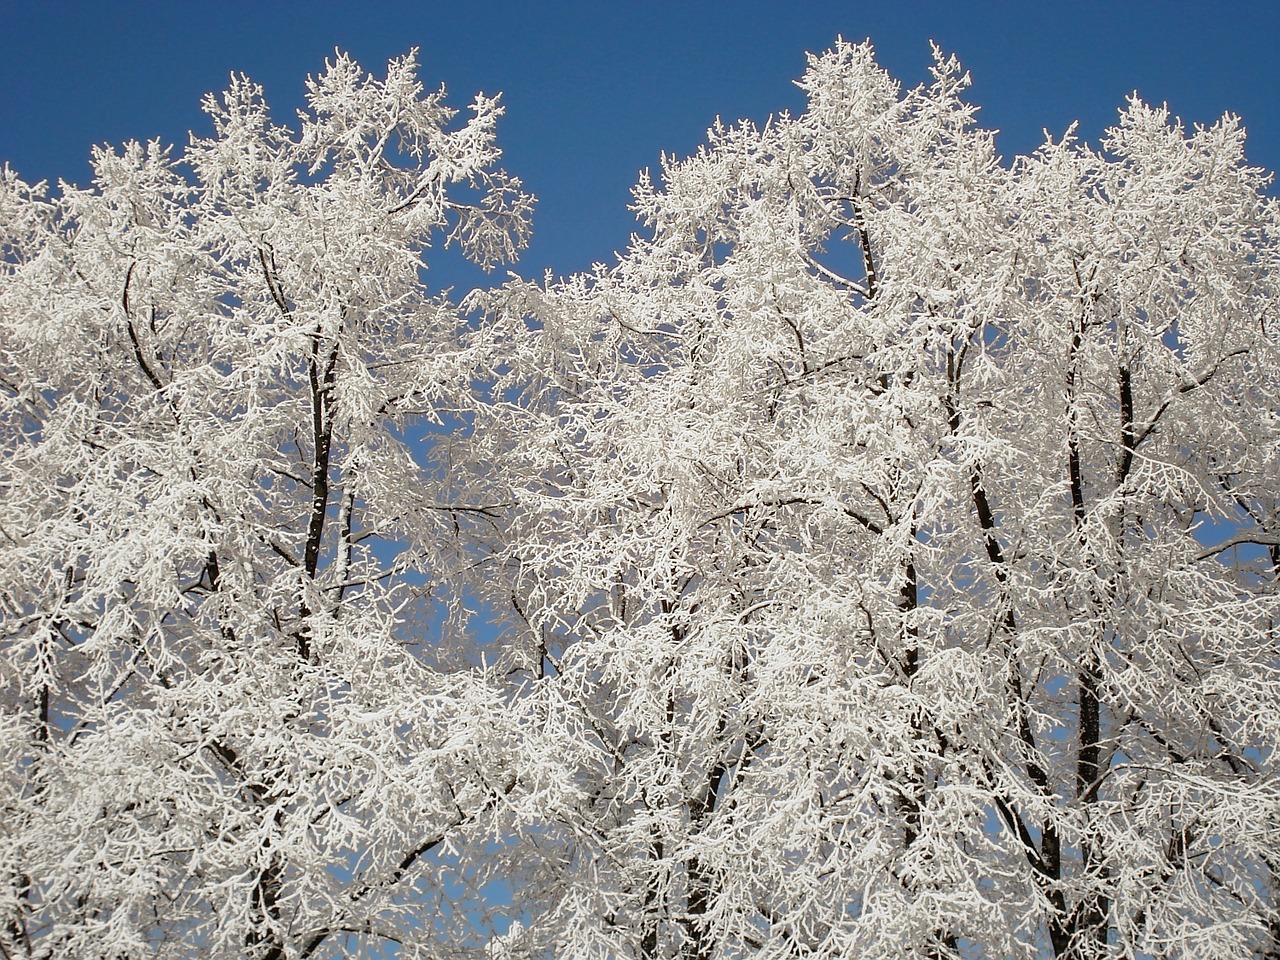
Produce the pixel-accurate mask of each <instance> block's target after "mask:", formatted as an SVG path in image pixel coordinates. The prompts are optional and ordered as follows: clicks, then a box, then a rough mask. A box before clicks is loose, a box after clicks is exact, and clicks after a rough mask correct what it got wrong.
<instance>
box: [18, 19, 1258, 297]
mask: <svg viewBox="0 0 1280 960" xmlns="http://www.w3.org/2000/svg"><path fill="white" fill-rule="evenodd" d="M837 35H843V36H844V37H845V38H846V39H850V40H862V39H864V38H867V37H870V38H871V40H872V41H873V42H874V43H875V44H876V47H877V50H878V52H879V55H880V59H881V62H882V63H883V64H884V65H885V66H887V67H888V68H889V70H890V71H891V72H892V73H893V74H894V75H895V76H896V77H897V78H898V79H899V80H902V81H904V82H905V83H907V84H908V85H915V84H916V83H919V82H920V81H922V80H923V79H924V78H925V71H926V69H927V66H928V63H929V47H928V41H929V40H930V39H931V38H932V39H934V40H936V41H937V42H938V43H940V44H941V45H942V46H943V48H944V49H946V50H947V51H948V52H953V53H956V54H957V55H958V56H959V57H960V59H961V61H962V62H963V63H964V64H965V65H966V67H968V68H969V69H970V70H971V71H972V73H973V77H974V81H975V85H974V88H973V90H972V98H973V99H974V100H975V101H976V102H978V103H979V104H981V105H982V106H983V110H982V113H981V114H980V119H981V121H982V122H983V123H984V124H985V125H987V126H991V127H996V128H998V129H1000V130H1001V131H1002V134H1001V137H1000V140H999V146H1000V150H1001V152H1002V153H1003V154H1004V155H1005V156H1010V155H1012V154H1014V153H1021V152H1026V151H1028V150H1031V149H1034V147H1035V146H1036V145H1037V144H1038V143H1039V142H1040V140H1041V138H1042V136H1041V131H1042V130H1043V129H1045V128H1047V129H1049V130H1050V131H1052V132H1054V133H1055V134H1060V133H1061V132H1062V131H1063V130H1064V129H1065V128H1066V126H1067V125H1068V124H1069V123H1070V122H1071V121H1072V120H1077V119H1078V120H1080V121H1081V128H1080V132H1081V135H1082V136H1083V137H1084V138H1086V139H1088V140H1096V138H1097V136H1098V134H1099V133H1100V132H1101V130H1102V129H1103V128H1104V127H1105V126H1106V125H1107V124H1108V123H1110V122H1111V121H1112V120H1113V119H1114V117H1115V111H1116V108H1117V107H1118V106H1119V105H1120V104H1121V103H1122V102H1123V99H1124V97H1125V95H1126V94H1127V93H1129V92H1130V91H1132V90H1135V89H1136V90H1138V92H1139V93H1140V94H1141V95H1142V96H1143V97H1144V98H1146V99H1148V100H1149V101H1152V102H1156V103H1159V102H1168V104H1169V106H1170V108H1171V109H1172V110H1173V111H1174V112H1175V113H1176V114H1178V115H1180V116H1182V117H1184V118H1185V119H1186V120H1188V121H1189V122H1211V121H1213V120H1215V119H1216V118H1217V117H1218V116H1219V115H1220V114H1221V113H1222V112H1223V111H1225V110H1230V111H1233V112H1235V113H1238V114H1240V115H1241V116H1242V117H1243V118H1244V121H1245V125H1246V127H1247V128H1248V130H1249V134H1250V144H1251V146H1250V150H1249V156H1250V159H1251V161H1252V162H1254V163H1255V164H1257V165H1259V166H1264V167H1266V168H1268V169H1275V168H1276V167H1278V166H1280V70H1278V69H1277V64H1278V63H1280V2H1276V0H1271V2H1196V3H1191V2H1181V0H1178V2H1168V3H1154V2H1151V3H1124V2H1119V0H1117V2H1114V3H1103V2H1089V0H1085V2H1072V0H1057V2H1051V0H1024V2H1012V0H1009V2H965V3H960V2H954V3H942V2H938V3H926V2H910V0H904V2H895V0H875V2H869V0H846V2H843V3H837V2H815V3H804V2H776V3H764V2H721V3H708V2H699V0H683V2H666V0H660V2H649V3H638V2H608V0H597V2H585V0H584V2H564V3H556V2H534V0H530V2H527V3H514V2H506V3H485V2H482V0H477V2H473V3H432V2H419V3H411V2H372V0H371V2H367V3H358V4H357V3H335V2H308V3H303V2H270V0H256V2H242V0H221V2H169V3H160V2H152V3H142V2H128V0H115V2H109V3H108V2H95V3H89V2H83V3H69V2H64V0H40V2H34V0H32V2H14V0H0V162H5V161H7V162H8V163H10V164H11V165H12V166H13V167H14V168H16V169H17V171H18V172H19V174H20V175H22V176H23V177H24V178H25V179H28V180H41V179H48V180H50V181H54V180H57V179H58V178H65V179H68V180H71V181H78V182H83V181H84V180H85V179H86V178H87V176H88V166H87V158H88V153H89V146H90V144H93V143H103V142H110V143H119V142H121V141H123V140H126V139H130V138H138V139H148V138H151V137H157V136H158V137H161V138H162V139H164V140H166V141H176V142H178V143H182V142H183V141H185V139H186V134H187V131H188V130H190V129H193V128H194V129H196V130H198V131H200V132H204V131H205V129H206V127H205V122H204V116H203V114H201V113H200V111H199V101H200V98H201V96H202V95H203V94H205V93H207V92H209V91H213V90H221V89H222V88H223V86H224V85H225V83H226V79H227V76H228V74H229V72H230V71H232V70H235V71H239V72H244V73H247V74H248V75H249V76H251V77H252V78H254V79H255V80H257V81H258V82H260V83H262V84H263V85H264V86H265V87H266V93H267V102H268V103H269V104H270V105H271V106H272V108H273V110H274V111H275V113H276V116H277V117H278V118H279V119H281V120H291V119H292V116H293V110H294V109H295V108H296V107H297V106H298V104H299V103H300V102H301V97H302V81H303V78H304V76H305V75H306V74H308V73H314V72H316V71H318V70H319V69H321V68H322V66H323V62H324V59H325V57H326V56H328V55H331V54H332V51H333V50H334V48H335V47H340V48H342V49H344V50H346V51H348V52H350V53H351V54H352V55H353V56H355V57H356V58H357V59H358V60H359V61H360V63H361V65H362V66H364V67H365V68H366V69H368V70H373V71H375V72H380V71H381V70H382V69H383V67H384V66H385V62H386V60H387V59H388V58H389V57H391V56H394V55H398V54H400V53H403V52H404V51H406V50H407V49H408V48H409V47H412V46H417V47H420V48H421V51H422V54H421V57H422V63H423V71H422V75H423V79H424V81H425V82H426V83H427V84H428V86H435V85H437V84H439V83H440V82H442V81H443V82H444V83H445V84H446V86H447V87H448V88H449V90H450V98H451V101H452V102H453V103H454V104H455V105H456V106H459V107H462V106H465V105H466V103H467V102H468V101H469V99H470V97H471V96H472V95H473V94H474V93H475V92H476V91H477V90H483V91H485V92H487V93H491V92H493V91H497V90H501V91H503V93H504V95H505V99H506V103H507V107H508V115H507V118H506V121H505V123H504V124H503V125H502V126H501V127H500V128H499V139H500V142H501V144H502V145H503V146H504V149H505V150H506V154H507V156H506V161H505V163H506V166H507V168H508V169H509V170H511V171H512V172H513V173H515V174H517V175H519V176H521V177H522V178H523V179H524V180H525V182H526V184H527V185H528V186H529V188H530V189H531V190H532V191H533V192H534V193H536V194H537V195H538V197H539V201H540V202H539V207H538V211H537V216H536V219H535V222H534V236H533V244H532V246H531V248H530V249H529V251H528V253H527V254H526V256H525V257H524V258H523V260H522V261H521V263H520V265H519V267H518V269H519V270H520V272H522V273H524V274H525V275H528V276H538V275H540V274H541V273H542V271H543V270H545V269H547V268H551V269H553V270H555V272H557V273H565V272H569V271H573V270H578V269H583V268H585V267H587V266H588V265H589V264H590V263H591V262H592V261H593V260H607V259H609V258H610V256H611V254H612V252H613V251H614V250H616V249H620V248H622V247H623V246H625V244H626V242H627V237H628V235H629V233H630V231H631V230H632V228H633V220H632V217H631V215H630V213H628V211H627V210H626V204H627V202H628V190H629V189H630V186H631V185H632V183H634V181H635V178H636V174H637V173H638V171H639V170H640V169H641V168H643V167H645V166H650V165H655V164H656V162H657V160H658V157H659V154H660V151H663V150H666V151H668V152H675V153H678V154H685V153H688V152H690V151H692V150H693V149H695V148H696V147H697V145H698V143H699V142H700V141H701V140H702V138H703V135H704V132H705V130H706V128H707V126H708V125H709V124H710V123H711V122H712V121H713V120H714V118H715V117H716V116H717V115H720V116H722V117H724V118H725V119H726V120H735V119H737V118H739V117H750V118H753V119H756V120H763V119H764V118H765V117H766V116H768V114H769V113H771V112H775V111H777V110H779V109H782V108H790V109H792V110H795V109H796V108H798V107H799V106H800V105H801V99H800V96H799V91H797V90H796V89H795V88H794V87H793V86H792V85H791V81H792V80H793V79H795V78H797V77H798V76H799V75H800V74H801V73H802V72H803V70H804V67H805V60H804V54H805V51H821V50H823V49H825V48H827V47H828V46H829V45H831V43H832V42H833V41H834V40H835V38H836V36H837ZM1274 192H1275V190H1274V188H1273V193H1274Z"/></svg>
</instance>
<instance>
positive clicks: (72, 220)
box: [0, 55, 531, 960]
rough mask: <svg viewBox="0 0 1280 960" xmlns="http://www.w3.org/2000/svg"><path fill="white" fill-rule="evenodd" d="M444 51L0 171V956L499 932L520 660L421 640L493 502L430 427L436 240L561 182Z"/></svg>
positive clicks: (437, 351) (493, 236)
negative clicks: (485, 886) (443, 70)
mask: <svg viewBox="0 0 1280 960" xmlns="http://www.w3.org/2000/svg"><path fill="white" fill-rule="evenodd" d="M416 72H417V65H416V58H415V56H413V55H410V56H408V57H405V58H403V59H401V60H397V61H394V62H392V63H391V64H390V66H389V69H388V72H387V74H386V76H385V78H383V79H375V78H373V77H371V76H367V75H364V74H362V73H361V71H360V69H359V67H358V66H357V65H356V64H355V63H354V62H352V61H351V60H350V59H348V58H346V57H338V58H337V59H336V60H335V61H334V62H332V63H331V64H330V65H329V66H328V69H327V70H326V71H325V72H324V73H323V74H322V75H320V76H318V77H316V78H314V79H312V80H310V81H309V82H308V85H307V101H306V109H305V110H304V111H303V112H302V113H301V114H300V117H299V121H300V122H299V124H298V125H297V129H296V130H291V129H288V128H286V127H283V126H278V125H276V123H275V122H273V120H272V119H271V117H270V115H269V114H268V112H267V108H266V106H265V104H264V102H263V100H262V91H261V89H260V88H258V87H257V86H255V85H254V84H252V83H251V82H249V81H248V80H247V79H245V78H233V80H232V83H231V86H230V88H229V89H228V90H227V91H226V93H225V94H224V95H223V96H222V97H221V98H214V97H210V98H209V99H208V100H207V102H206V103H205V105H204V106H205V111H206V112H207V113H208V114H209V116H210V117H211V119H212V125H213V130H214V132H213V135H212V136H210V137H208V138H201V137H193V138H192V140H191V142H190V144H189V145H188V146H187V147H186V149H185V150H183V151H182V152H181V154H180V155H177V156H175V155H174V154H173V153H172V151H170V150H168V149H165V148H162V147H161V146H160V145H159V144H155V143H153V144H148V145H146V146H143V145H140V144H137V143H130V144H128V145H126V146H125V147H124V148H123V149H122V150H119V151H113V150H110V149H100V150H97V151H95V153H94V157H93V166H94V182H93V185H92V186H91V187H89V188H87V189H78V188H74V187H71V186H67V185H64V186H63V187H62V189H61V191H60V194H59V195H57V196H56V197H55V198H50V197H49V196H48V195H47V193H46V190H45V189H44V187H43V185H38V186H29V185H28V184H26V183H24V182H22V181H21V180H19V179H18V178H17V176H16V175H15V174H14V173H13V172H11V171H9V170H8V169H6V170H5V171H4V172H3V174H2V175H0V252H2V260H0V449H2V451H3V452H2V455H0V610H2V611H3V645H4V646H3V651H4V656H3V663H2V664H0V671H2V672H0V691H2V694H0V696H2V697H3V699H2V701H0V753H2V754H3V764H4V767H3V769H4V774H3V777H2V778H0V791H2V793H0V924H2V926H3V929H2V930H0V956H5V957H19V956H21V957H77V958H91V957H104V958H105V957H112V958H120V957H143V956H146V957H174V958H178V957H193V956H211V957H212V956H216V957H255V958H273V960H274V958H283V957H286V956H287V957H290V958H301V957H307V956H321V955H324V956H339V955H348V953H347V951H355V950H357V949H359V948H364V947H368V948H369V949H374V948H376V947H377V946H378V944H386V943H396V942H404V943H405V944H406V949H405V951H404V952H402V953H401V956H411V955H415V956H416V955H419V954H418V953H416V952H414V949H408V947H409V946H411V945H412V946H413V947H414V948H415V949H417V950H420V951H421V952H423V953H425V954H429V955H432V956H436V955H438V952H436V951H435V949H434V948H433V947H431V946H430V945H431V944H433V943H438V942H441V943H446V944H449V943H452V942H454V941H455V940H458V939H460V935H459V933H458V930H457V929H456V928H457V927H458V926H459V925H462V926H463V927H466V928H467V929H470V927H469V925H467V924H466V923H465V909H466V906H467V903H468V901H467V899H466V892H465V891H466V888H467V886H468V885H469V884H470V883H471V880H470V879H469V877H468V875H467V871H468V870H469V869H470V867H469V863H470V862H471V861H468V860H467V857H466V854H465V851H466V850H467V849H469V848H470V847H472V846H474V845H482V844H483V840H484V837H483V830H481V829H480V828H479V827H478V824H479V823H480V821H481V819H482V814H483V813H484V812H485V811H488V810H489V809H490V808H492V807H493V806H494V804H495V803H497V802H498V800H499V798H500V797H501V796H502V795H503V794H504V793H505V792H506V791H507V790H509V789H510V787H511V783H512V780H511V777H512V774H511V773H510V771H509V762H508V758H507V756H506V755H505V754H504V752H503V750H502V748H501V747H499V746H495V745H494V742H497V741H499V740H500V738H499V737H498V732H499V731H500V730H501V729H502V727H503V723H504V719H503V718H504V714H503V704H502V700H501V695H500V691H499V690H497V689H496V688H495V687H494V686H493V685H492V684H489V683H487V682H486V681H485V679H484V675H483V674H482V673H481V672H477V671H472V670H469V669H458V668H457V667H458V664H459V663H460V661H459V660H458V658H456V657H455V658H454V659H453V660H452V661H449V660H448V658H446V657H444V656H442V655H440V653H439V645H438V644H433V645H432V646H430V647H428V646H426V645H425V641H426V637H427V635H428V634H427V627H426V624H427V623H428V622H438V621H440V620H441V619H442V618H443V617H445V616H446V615H447V614H448V611H447V610H441V609H438V607H439V606H440V605H444V606H447V605H448V603H449V602H450V598H451V594H450V593H449V590H448V588H447V587H443V586H441V584H442V583H445V582H454V578H450V577H448V576H447V571H448V570H450V569H452V568H453V567H455V566H456V565H457V555H456V551H455V550H454V547H453V544H454V543H455V542H456V537H455V533H454V531H455V528H457V527H459V526H465V525H466V524H467V523H469V522H471V518H472V517H475V516H477V515H478V514H477V511H479V514H482V513H483V510H484V507H483V505H478V506H477V505H471V504H469V503H467V502H465V501H463V500H460V499H458V498H457V497H456V496H455V493H454V492H453V488H451V487H449V486H448V485H447V484H446V483H445V482H444V481H443V480H442V479H441V478H439V477H437V476H433V475H431V474H430V473H429V472H427V471H424V470H423V469H422V468H421V467H419V465H418V463H417V461H416V460H415V456H414V450H413V449H412V446H411V444H410V442H409V441H410V439H411V438H413V437H415V436H419V435H421V434H422V432H423V431H424V429H427V428H426V427H424V426H423V425H424V424H427V425H429V424H431V423H435V424H440V423H445V422H451V421H450V418H452V417H453V416H455V411H456V408H457V403H458V401H457V399H456V398H457V397H458V396H465V395H466V392H467V386H468V383H469V380H470V375H471V368H472V367H473V365H474V363H473V360H472V354H471V351H469V350H468V348H467V347H466V346H465V345H464V344H463V343H462V341H461V339H460V336H459V334H460V331H461V329H462V324H461V322H460V320H459V318H458V317H459V315H458V313H457V311H456V310H455V309H454V308H453V307H451V306H450V304H449V303H448V302H447V301H446V300H445V299H444V298H443V297H440V296H431V295H428V294H427V293H426V292H424V286H423V284H422V283H421V280H420V271H421V270H422V268H423V262H422V255H423V252H424V250H425V249H426V247H427V246H428V245H429V243H430V242H431V241H432V238H435V239H436V240H437V241H439V240H443V241H444V242H445V243H453V244H457V245H458V246H460V247H461V249H462V250H463V252H464V253H465V254H466V255H467V256H468V257H470V258H471V259H473V260H475V261H477V262H479V263H481V264H483V265H490V264H493V263H495V262H498V261H502V260H505V259H509V258H511V257H512V256H513V255H514V254H515V252H516V251H517V250H518V249H519V248H520V247H522V246H523V245H524V242H525V240H526V238H527V233H528V214H529V211H530V206H531V199H530V198H529V197H528V196H526V195H525V194H524V193H523V192H522V191H521V189H520V183H519V181H517V180H515V179H513V178H511V177H508V176H507V175H506V174H504V173H503V172H502V171H501V170H500V169H498V168H497V166H496V163H497V160H498V158H499V151H498V149H497V148H496V146H495V143H494V125H495V122H496V120H497V119H498V117H499V116H500V114H501V112H502V110H501V107H500V105H499V103H498V101H497V100H496V99H491V98H488V97H484V96H479V97H477V98H476V100H475V102H474V103H473V105H472V111H473V115H472V117H471V118H470V119H468V120H466V122H463V123H458V122H455V116H456V111H455V110H454V109H452V108H450V107H449V106H447V105H446V103H445V100H444V92H443V90H441V91H439V92H434V93H427V94H424V92H423V89H422V87H421V85H420V84H419V82H418V80H417V79H416ZM415 425H416V426H415ZM455 599H456V598H455ZM464 666H465V664H464ZM510 740H511V738H509V737H508V738H506V739H505V740H502V741H501V742H510ZM446 851H447V852H446ZM459 864H461V866H459V867H458V869H457V871H456V873H455V871H454V870H453V867H454V866H455V865H459Z"/></svg>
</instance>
